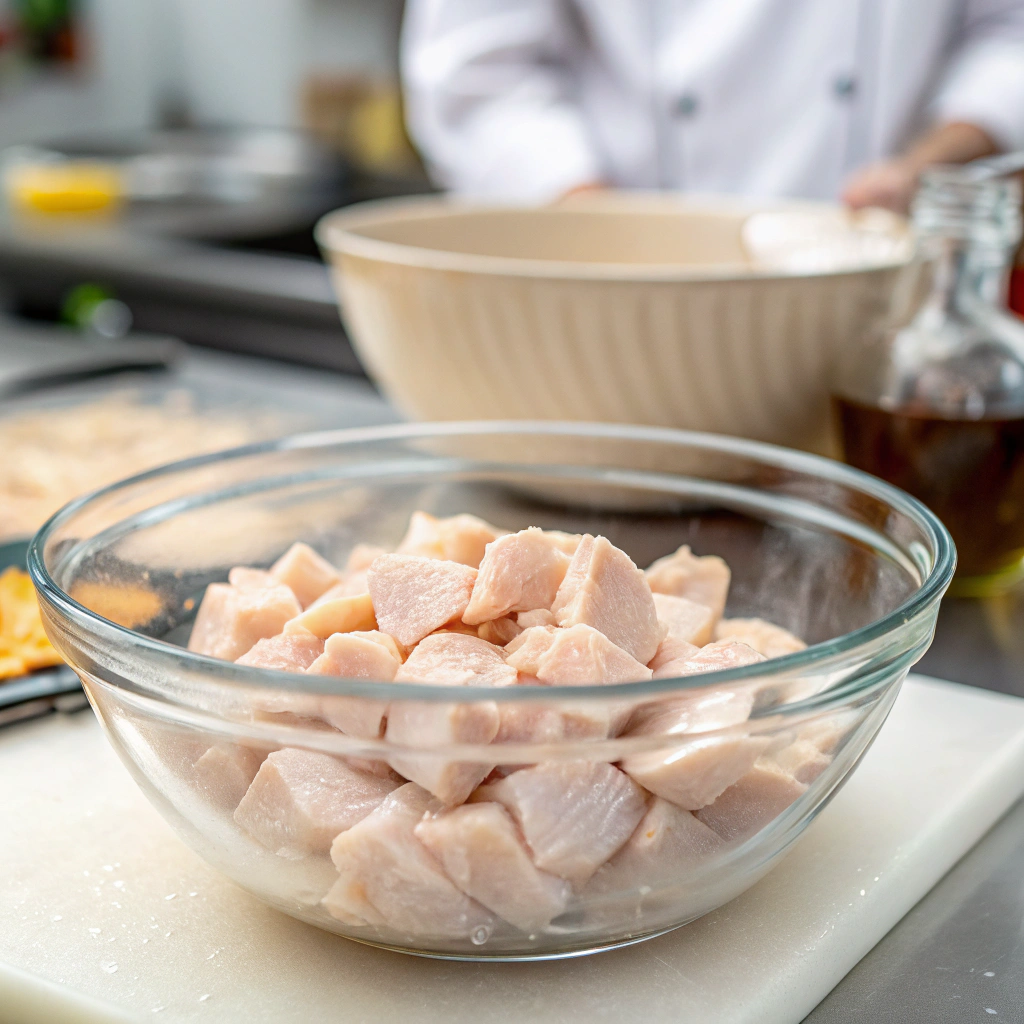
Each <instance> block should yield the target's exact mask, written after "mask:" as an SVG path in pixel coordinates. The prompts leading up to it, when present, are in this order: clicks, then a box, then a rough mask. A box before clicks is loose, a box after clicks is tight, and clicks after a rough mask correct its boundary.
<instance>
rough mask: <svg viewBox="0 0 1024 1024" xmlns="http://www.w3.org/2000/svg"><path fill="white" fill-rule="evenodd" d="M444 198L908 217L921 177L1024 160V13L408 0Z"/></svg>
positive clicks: (908, 5) (979, 5)
mask: <svg viewBox="0 0 1024 1024" xmlns="http://www.w3.org/2000/svg"><path fill="white" fill-rule="evenodd" d="M402 66H403V77H404V82H405V91H406V107H407V116H408V122H409V126H410V130H411V133H412V135H413V137H414V139H415V140H416V142H417V143H418V145H419V147H420V149H421V152H422V153H423V154H424V157H425V158H426V160H427V163H428V165H429V166H430V168H431V171H432V173H433V174H434V176H435V178H436V180H437V181H438V182H439V184H441V185H443V186H445V187H447V188H450V189H452V190H454V191H456V192H459V193H463V194H466V195H474V196H481V197H494V198H501V199H506V200H518V201H524V202H533V201H545V200H550V199H554V198H557V197H559V196H562V195H565V194H568V193H571V192H573V191H576V190H579V189H585V188H592V187H625V188H647V189H650V188H667V189H685V190H687V191H691V192H731V193H741V194H746V195H753V196H802V197H807V198H821V199H831V198H835V197H837V196H842V197H843V198H844V199H845V200H846V202H847V203H849V204H850V205H851V206H854V207H858V206H865V205H883V206H889V207H891V208H894V209H903V208H905V207H906V205H907V203H908V201H909V198H910V196H911V195H912V193H913V190H914V187H915V184H916V180H917V177H918V175H919V173H920V171H921V169H922V168H923V167H925V166H927V165H928V164H930V163H935V162H960V161H965V160H969V159H972V158H974V157H978V156H984V155H988V154H990V153H993V152H997V151H1000V150H1008V149H1016V148H1024V0H407V4H406V16H405V24H404V27H403V39H402Z"/></svg>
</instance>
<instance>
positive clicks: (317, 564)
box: [270, 541, 341, 608]
mask: <svg viewBox="0 0 1024 1024" xmlns="http://www.w3.org/2000/svg"><path fill="white" fill-rule="evenodd" d="M270 575H271V576H273V577H274V578H275V579H276V580H277V581H278V582H280V583H283V584H284V585H285V586H286V587H290V588H291V591H292V593H293V594H295V596H296V597H297V598H298V599H299V604H301V605H302V607H303V608H308V607H309V606H310V605H311V604H312V603H313V602H314V601H315V600H316V599H317V598H318V597H319V596H320V595H321V594H322V593H323V592H324V591H325V590H330V588H331V587H333V586H334V585H335V584H336V583H338V582H339V581H340V579H341V575H340V573H339V572H338V570H337V569H335V567H334V566H333V565H331V563H330V562H328V561H327V559H326V558H323V557H322V556H321V555H318V554H317V553H316V552H315V551H314V550H313V549H312V548H311V547H310V546H309V545H308V544H303V543H302V542H301V541H299V542H298V543H296V544H293V545H292V546H291V547H290V548H289V549H288V550H287V551H286V552H285V553H284V554H283V555H282V556H281V557H280V558H279V559H278V560H277V561H276V562H275V563H274V564H273V565H272V566H271V567H270Z"/></svg>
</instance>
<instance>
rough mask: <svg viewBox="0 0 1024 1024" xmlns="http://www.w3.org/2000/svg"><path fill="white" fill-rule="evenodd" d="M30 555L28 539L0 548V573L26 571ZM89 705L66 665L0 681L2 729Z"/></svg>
mask: <svg viewBox="0 0 1024 1024" xmlns="http://www.w3.org/2000/svg"><path fill="white" fill-rule="evenodd" d="M27 553H28V541H27V540H19V541H14V542H13V543H10V544H3V545H0V572H2V571H3V570H4V569H6V568H8V566H12V565H16V566H18V567H19V568H22V569H23V568H24V567H25V556H26V554H27ZM87 704H88V701H87V700H86V698H85V694H84V693H83V692H82V684H81V682H80V681H79V679H78V676H76V675H75V673H74V672H72V671H71V669H70V668H68V667H67V665H58V666H56V667H55V668H47V669H41V670H40V671H38V672H33V673H32V674H31V675H27V676H20V677H18V678H15V679H9V680H6V681H0V726H4V725H10V724H11V723H12V722H22V721H24V720H25V719H27V718H36V717H38V716H39V715H47V714H49V713H50V712H51V711H65V712H70V711H78V710H79V709H80V708H84V707H86V706H87Z"/></svg>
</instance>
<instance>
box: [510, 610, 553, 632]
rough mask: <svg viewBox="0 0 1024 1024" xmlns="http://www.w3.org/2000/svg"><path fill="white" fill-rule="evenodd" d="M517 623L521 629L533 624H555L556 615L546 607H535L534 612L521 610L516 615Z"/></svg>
mask: <svg viewBox="0 0 1024 1024" xmlns="http://www.w3.org/2000/svg"><path fill="white" fill-rule="evenodd" d="M516 625H518V626H519V628H520V629H529V628H530V627H531V626H554V625H555V617H554V615H552V614H551V612H550V611H548V610H547V609H546V608H535V609H534V610H533V611H532V612H520V613H519V614H518V615H517V616H516Z"/></svg>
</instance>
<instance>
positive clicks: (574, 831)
mask: <svg viewBox="0 0 1024 1024" xmlns="http://www.w3.org/2000/svg"><path fill="white" fill-rule="evenodd" d="M479 801H494V802H496V803H500V804H502V805H504V806H505V807H506V808H508V810H509V812H510V813H511V815H512V817H513V818H514V819H515V821H516V824H518V826H519V828H520V829H521V830H522V833H523V836H524V837H525V839H526V843H527V846H528V847H529V848H530V851H531V852H532V854H533V860H534V863H535V864H536V865H537V867H539V868H540V869H541V870H543V871H547V872H549V873H551V874H553V875H558V877H559V878H564V879H566V881H568V882H571V883H572V884H573V885H574V886H575V887H577V888H580V887H582V886H583V885H585V884H586V882H587V880H588V879H589V878H590V876H591V875H593V873H594V872H595V871H596V870H597V869H598V868H599V867H600V866H601V865H602V864H604V863H605V861H607V860H608V859H609V858H610V857H612V856H613V855H614V854H615V853H616V852H617V851H618V850H619V849H620V847H622V846H623V845H624V844H625V842H626V840H628V839H629V837H630V836H631V835H632V834H633V830H634V829H635V828H636V826H637V824H638V823H639V822H640V819H641V818H642V817H643V816H644V812H645V810H646V809H647V794H646V793H645V792H644V791H643V790H642V789H641V788H640V787H639V786H638V785H637V784H636V783H635V782H633V780H632V779H630V778H629V777H628V776H627V775H625V774H624V773H623V772H620V771H619V769H618V768H616V767H614V766H613V765H610V764H606V763H604V762H586V761H573V762H561V761H558V762H547V763H544V764H538V765H535V766H534V767H532V768H524V769H523V770H522V771H517V772H513V773H512V774H511V775H509V776H508V777H507V778H504V779H499V780H498V781H496V782H490V783H488V784H487V785H486V786H481V787H480V788H479V789H478V790H477V791H476V792H475V793H474V794H473V802H474V803H475V802H479Z"/></svg>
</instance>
